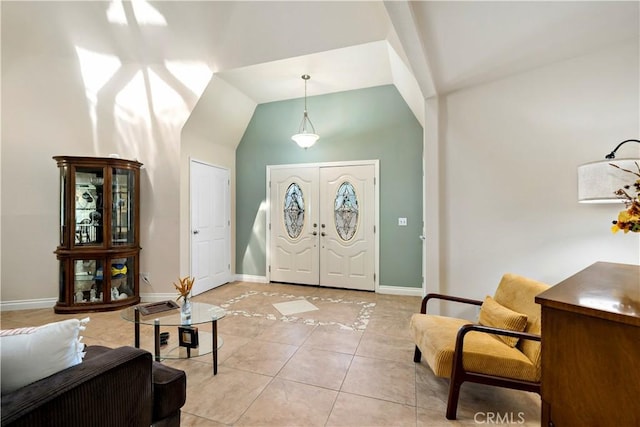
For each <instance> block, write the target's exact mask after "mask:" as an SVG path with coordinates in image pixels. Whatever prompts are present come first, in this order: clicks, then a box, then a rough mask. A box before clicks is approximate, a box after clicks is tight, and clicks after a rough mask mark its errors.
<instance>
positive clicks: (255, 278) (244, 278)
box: [236, 274, 269, 283]
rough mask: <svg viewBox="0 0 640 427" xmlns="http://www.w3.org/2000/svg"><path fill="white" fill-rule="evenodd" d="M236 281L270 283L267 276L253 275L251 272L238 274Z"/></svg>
mask: <svg viewBox="0 0 640 427" xmlns="http://www.w3.org/2000/svg"><path fill="white" fill-rule="evenodd" d="M236 281H238V282H253V283H269V281H268V280H267V276H252V275H250V274H236Z"/></svg>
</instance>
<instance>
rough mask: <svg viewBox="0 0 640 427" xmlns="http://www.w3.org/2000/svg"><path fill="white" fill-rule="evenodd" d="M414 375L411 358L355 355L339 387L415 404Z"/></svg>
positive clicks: (347, 390)
mask: <svg viewBox="0 0 640 427" xmlns="http://www.w3.org/2000/svg"><path fill="white" fill-rule="evenodd" d="M415 376H416V375H415V367H414V366H413V362H393V361H390V360H382V359H371V358H368V357H359V356H355V357H354V359H353V361H352V362H351V367H350V368H349V372H347V377H346V378H345V380H344V383H343V385H342V390H341V391H344V392H347V393H353V394H359V395H361V396H368V397H373V398H376V399H382V400H389V401H391V402H396V403H401V404H403V405H412V406H415V404H416V386H415V384H416V379H415Z"/></svg>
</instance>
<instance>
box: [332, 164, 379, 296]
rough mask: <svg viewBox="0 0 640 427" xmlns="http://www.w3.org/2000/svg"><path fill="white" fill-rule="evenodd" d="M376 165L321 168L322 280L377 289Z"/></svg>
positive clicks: (340, 285) (366, 288)
mask: <svg viewBox="0 0 640 427" xmlns="http://www.w3.org/2000/svg"><path fill="white" fill-rule="evenodd" d="M374 177H375V168H374V166H373V165H360V166H340V167H325V168H321V169H320V200H321V203H320V232H321V233H320V283H321V284H322V285H324V286H332V287H340V288H349V289H360V290H368V291H373V290H374V289H375V276H374V274H375V255H374V253H375V252H374V251H375V243H374V240H375V228H374V226H375V215H374V212H375V191H374Z"/></svg>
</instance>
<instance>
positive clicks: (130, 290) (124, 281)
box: [110, 257, 136, 301]
mask: <svg viewBox="0 0 640 427" xmlns="http://www.w3.org/2000/svg"><path fill="white" fill-rule="evenodd" d="M135 272H136V268H135V257H126V258H114V259H112V260H111V294H110V298H111V301H116V300H121V299H126V298H130V297H132V296H135V283H134V277H135Z"/></svg>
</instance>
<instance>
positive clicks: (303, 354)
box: [277, 347, 353, 390]
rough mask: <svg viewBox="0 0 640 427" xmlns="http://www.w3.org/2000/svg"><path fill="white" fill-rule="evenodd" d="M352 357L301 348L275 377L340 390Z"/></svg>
mask: <svg viewBox="0 0 640 427" xmlns="http://www.w3.org/2000/svg"><path fill="white" fill-rule="evenodd" d="M352 359H353V356H351V355H349V354H344V353H335V352H331V351H325V350H318V349H314V348H309V347H303V348H301V349H299V350H298V351H297V352H296V354H294V355H293V356H292V357H291V359H289V361H288V362H287V364H286V365H285V366H284V368H282V370H281V371H280V373H278V375H277V377H278V378H282V379H286V380H291V381H296V382H300V383H304V384H309V385H315V386H318V387H324V388H328V389H332V390H340V387H341V386H342V381H344V377H345V375H346V373H347V370H348V369H349V365H350V364H351V360H352Z"/></svg>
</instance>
